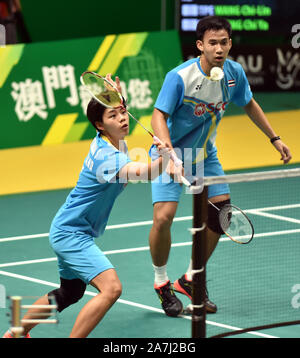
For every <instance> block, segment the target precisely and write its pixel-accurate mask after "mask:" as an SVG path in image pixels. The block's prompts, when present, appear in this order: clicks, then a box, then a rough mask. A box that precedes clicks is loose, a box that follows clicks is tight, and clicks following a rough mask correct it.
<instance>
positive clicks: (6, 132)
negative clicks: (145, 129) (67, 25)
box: [0, 31, 182, 149]
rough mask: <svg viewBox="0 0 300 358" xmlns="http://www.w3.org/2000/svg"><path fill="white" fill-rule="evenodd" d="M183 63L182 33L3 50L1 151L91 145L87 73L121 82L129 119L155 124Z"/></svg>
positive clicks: (0, 61)
mask: <svg viewBox="0 0 300 358" xmlns="http://www.w3.org/2000/svg"><path fill="white" fill-rule="evenodd" d="M181 61H182V55H181V49H180V42H179V38H178V34H177V32H176V31H165V32H151V33H149V32H142V33H131V34H120V35H107V36H105V37H97V38H87V39H77V40H68V41H58V42H45V43H35V44H26V45H23V44H18V45H10V46H6V47H3V48H0V69H1V70H0V105H1V121H0V149H4V148H14V147H23V146H32V145H52V144H61V143H66V142H74V141H79V140H85V139H90V138H93V137H94V135H95V130H94V128H93V127H92V126H91V125H89V122H88V120H87V118H86V116H85V111H86V106H87V104H88V102H89V100H90V96H89V95H88V93H87V92H86V91H85V90H84V88H83V87H82V85H81V84H80V80H79V78H80V75H81V73H82V72H84V71H86V70H90V71H94V72H97V73H99V74H101V75H104V76H105V75H106V74H107V73H112V75H113V78H114V76H115V75H118V76H119V77H120V79H121V85H122V92H123V95H124V97H125V98H126V99H127V103H128V105H129V110H130V112H131V113H132V114H133V115H135V116H136V117H137V118H143V117H147V116H148V117H149V116H151V113H152V111H153V105H154V103H155V99H156V97H157V95H158V92H159V90H160V87H161V85H162V82H163V79H164V77H165V74H166V72H167V71H169V70H170V69H171V68H173V67H175V66H177V65H178V64H179V63H180V62H181ZM135 126H136V123H135V122H134V121H131V122H130V134H131V133H132V132H133V131H134V128H135Z"/></svg>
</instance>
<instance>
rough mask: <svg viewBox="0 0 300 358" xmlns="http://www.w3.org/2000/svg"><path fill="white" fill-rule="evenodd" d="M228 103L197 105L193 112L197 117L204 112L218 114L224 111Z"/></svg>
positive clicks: (201, 103)
mask: <svg viewBox="0 0 300 358" xmlns="http://www.w3.org/2000/svg"><path fill="white" fill-rule="evenodd" d="M227 104H228V102H223V101H220V102H218V103H213V102H212V103H207V104H205V103H203V102H200V103H197V104H196V106H195V110H194V115H195V116H197V117H200V116H202V115H203V114H204V113H205V112H208V113H215V114H216V113H218V112H220V111H225V109H226V106H227Z"/></svg>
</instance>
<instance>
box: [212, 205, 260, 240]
mask: <svg viewBox="0 0 300 358" xmlns="http://www.w3.org/2000/svg"><path fill="white" fill-rule="evenodd" d="M208 203H209V204H210V205H212V206H213V207H214V208H215V209H216V210H218V212H219V215H218V216H219V223H220V226H221V228H222V230H223V231H224V234H225V235H226V236H227V237H228V238H229V239H230V240H232V241H234V242H237V243H238V244H249V242H250V241H251V240H252V239H253V236H254V227H253V224H252V222H251V220H250V219H249V218H248V216H247V215H246V214H245V213H244V211H243V210H241V209H240V208H238V207H237V206H235V205H232V204H225V205H224V206H223V207H222V208H221V209H219V208H218V207H217V206H216V205H215V204H213V203H212V202H211V201H209V200H208Z"/></svg>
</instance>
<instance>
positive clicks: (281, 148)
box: [273, 139, 292, 164]
mask: <svg viewBox="0 0 300 358" xmlns="http://www.w3.org/2000/svg"><path fill="white" fill-rule="evenodd" d="M273 145H274V147H275V148H276V149H277V150H278V152H279V153H280V154H281V158H280V160H282V161H283V163H284V164H287V163H288V162H289V161H290V160H291V159H292V155H291V152H290V150H289V148H288V146H287V145H285V144H284V143H283V142H282V140H280V139H279V140H276V141H275V142H274V143H273Z"/></svg>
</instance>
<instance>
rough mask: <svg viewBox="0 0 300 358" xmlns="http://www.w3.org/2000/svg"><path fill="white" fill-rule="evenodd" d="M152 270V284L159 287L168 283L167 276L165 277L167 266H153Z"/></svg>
mask: <svg viewBox="0 0 300 358" xmlns="http://www.w3.org/2000/svg"><path fill="white" fill-rule="evenodd" d="M152 266H153V268H154V284H155V285H157V286H161V285H162V284H164V283H166V282H168V281H169V278H168V275H167V265H164V266H155V265H153V264H152Z"/></svg>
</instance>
